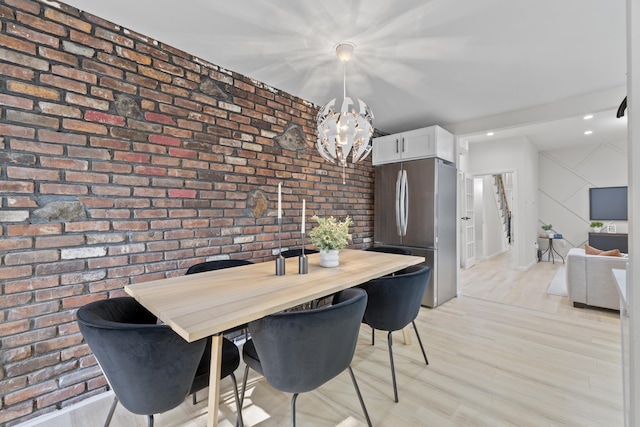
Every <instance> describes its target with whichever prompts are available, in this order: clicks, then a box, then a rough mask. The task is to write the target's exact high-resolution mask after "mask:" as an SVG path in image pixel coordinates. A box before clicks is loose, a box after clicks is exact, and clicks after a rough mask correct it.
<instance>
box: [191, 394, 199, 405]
mask: <svg viewBox="0 0 640 427" xmlns="http://www.w3.org/2000/svg"><path fill="white" fill-rule="evenodd" d="M196 393H197V392H195V391H194V392H193V394H192V395H191V403H193V404H194V405H195V404H196V403H198V399H196Z"/></svg>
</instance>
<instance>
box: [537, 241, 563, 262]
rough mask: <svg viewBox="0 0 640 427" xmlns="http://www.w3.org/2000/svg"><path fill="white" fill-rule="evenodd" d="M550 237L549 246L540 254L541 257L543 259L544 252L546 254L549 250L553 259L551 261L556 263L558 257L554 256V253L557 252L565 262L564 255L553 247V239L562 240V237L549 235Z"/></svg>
mask: <svg viewBox="0 0 640 427" xmlns="http://www.w3.org/2000/svg"><path fill="white" fill-rule="evenodd" d="M548 239H549V247H548V248H547V250H546V251H544V252H542V253H541V254H540V258H541V259H542V256H543V255H544V254H546V253H547V252H549V258H550V259H551V262H552V263H553V264H555V263H556V259H555V257H554V253H555V254H556V255H558V256H559V257H560V258H561V259H562V263H563V264H564V257H563V256H562V255H560V253H559V252H558V251H556V249H555V248H554V247H553V241H554V240H561V239H562V237H549V238H548Z"/></svg>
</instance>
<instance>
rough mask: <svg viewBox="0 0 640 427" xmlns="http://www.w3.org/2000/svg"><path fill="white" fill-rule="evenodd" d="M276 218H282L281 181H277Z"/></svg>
mask: <svg viewBox="0 0 640 427" xmlns="http://www.w3.org/2000/svg"><path fill="white" fill-rule="evenodd" d="M278 219H282V183H281V182H279V183H278Z"/></svg>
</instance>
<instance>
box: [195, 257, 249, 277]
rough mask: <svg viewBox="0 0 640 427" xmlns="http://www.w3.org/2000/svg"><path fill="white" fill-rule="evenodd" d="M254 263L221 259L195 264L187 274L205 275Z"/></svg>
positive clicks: (243, 260)
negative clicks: (207, 272) (213, 271)
mask: <svg viewBox="0 0 640 427" xmlns="http://www.w3.org/2000/svg"><path fill="white" fill-rule="evenodd" d="M249 264H253V262H251V261H249V260H246V259H220V260H215V261H206V262H201V263H199V264H194V265H192V266H191V267H189V268H188V269H187V272H186V273H185V274H194V273H203V272H205V271H212V270H221V269H223V268H230V267H239V266H241V265H249Z"/></svg>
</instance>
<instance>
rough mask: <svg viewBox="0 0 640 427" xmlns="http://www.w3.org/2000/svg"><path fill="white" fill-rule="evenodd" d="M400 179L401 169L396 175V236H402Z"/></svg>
mask: <svg viewBox="0 0 640 427" xmlns="http://www.w3.org/2000/svg"><path fill="white" fill-rule="evenodd" d="M401 181H402V170H399V171H398V177H397V178H396V228H397V230H398V236H402V224H401V221H402V219H401V216H400V183H401Z"/></svg>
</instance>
